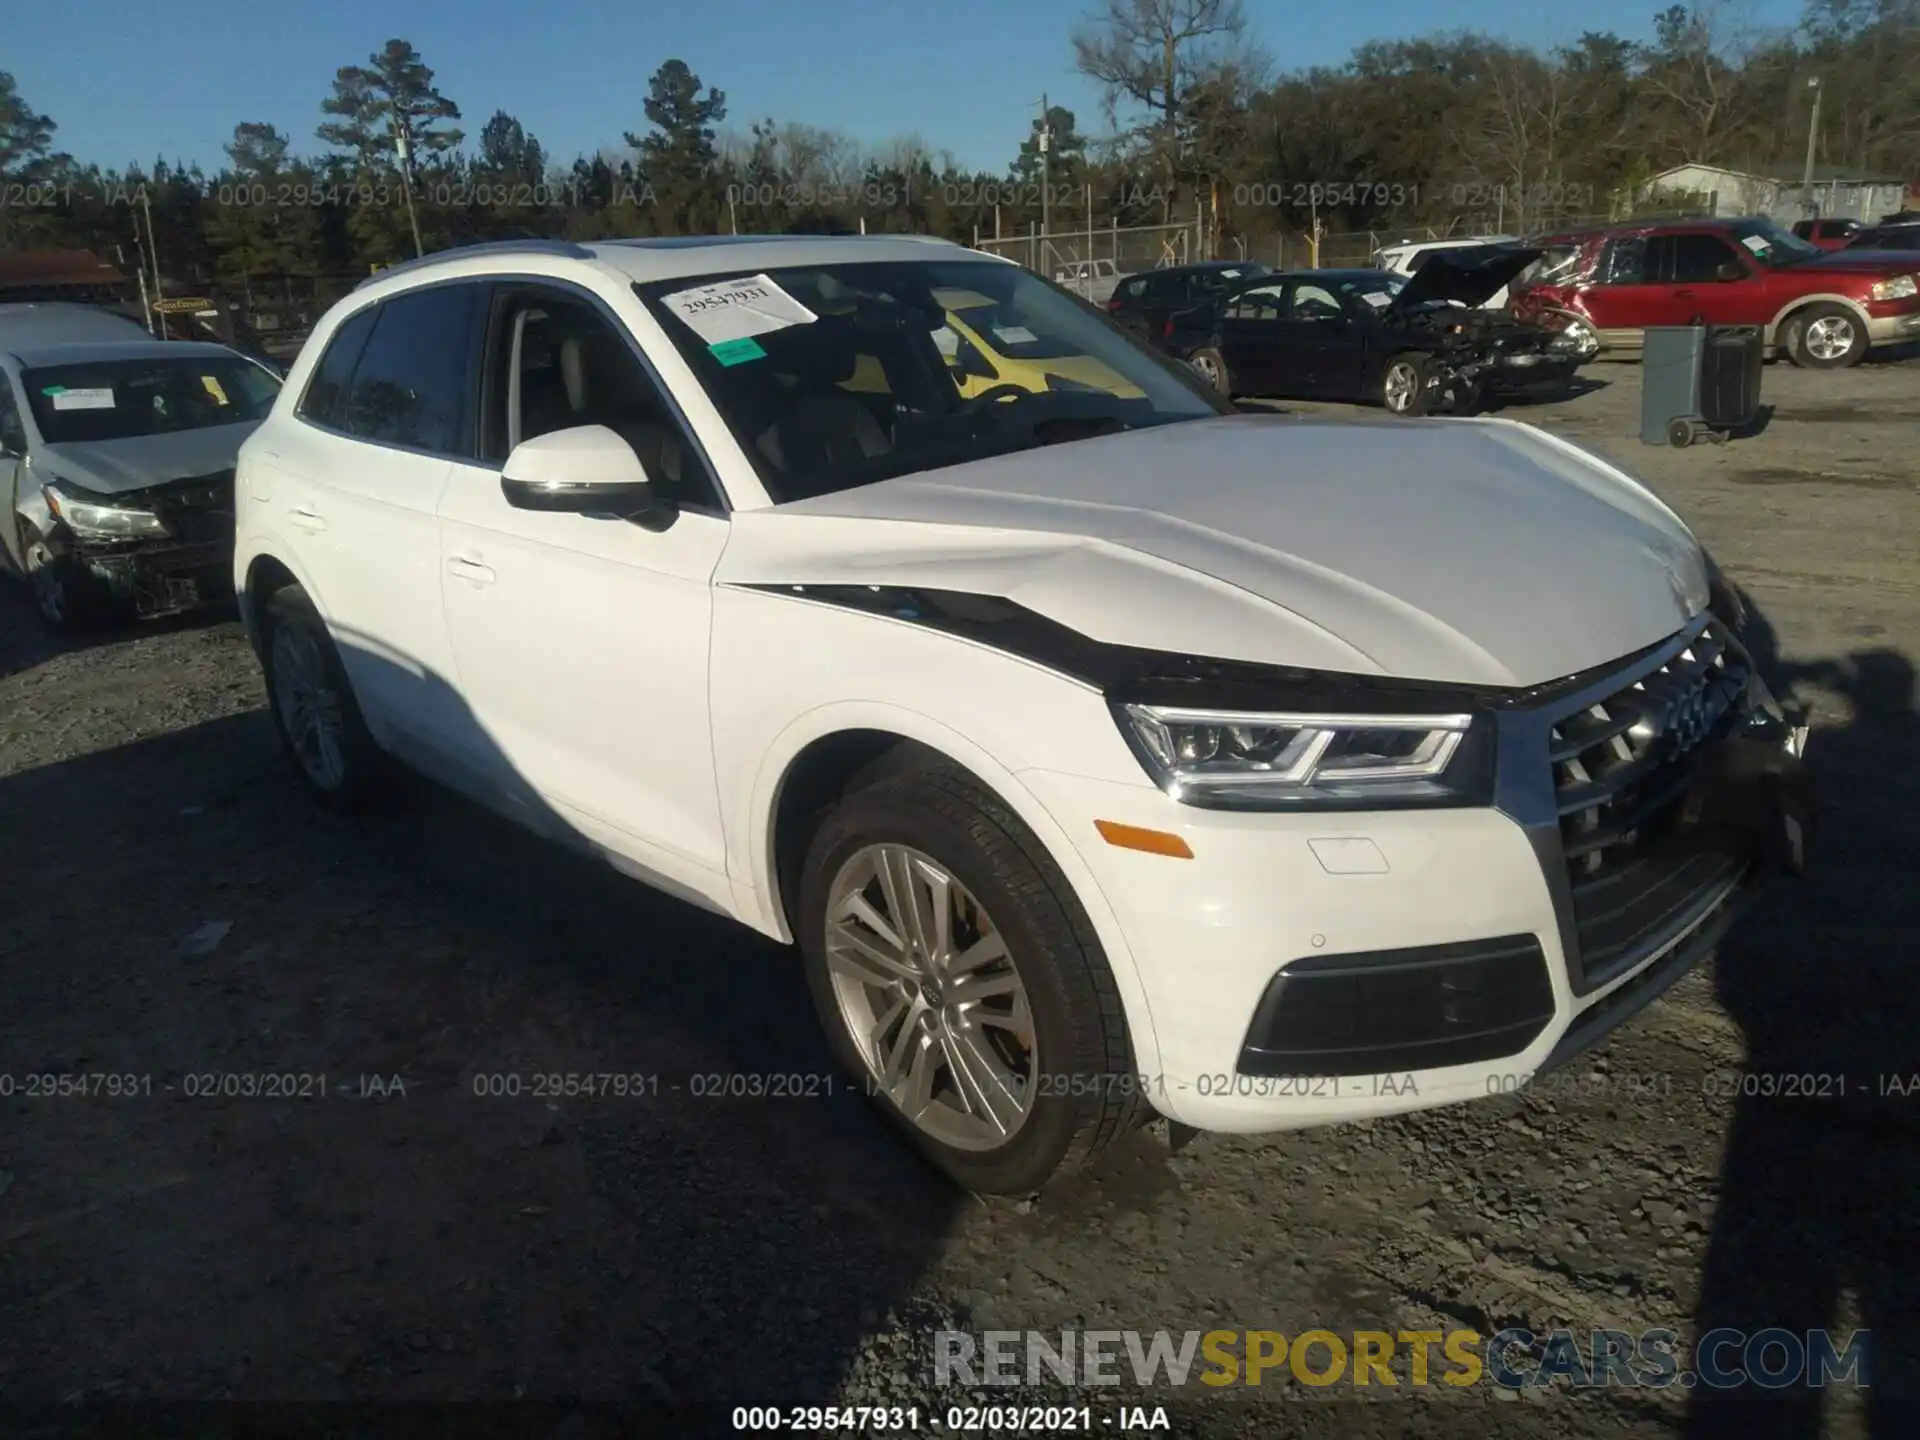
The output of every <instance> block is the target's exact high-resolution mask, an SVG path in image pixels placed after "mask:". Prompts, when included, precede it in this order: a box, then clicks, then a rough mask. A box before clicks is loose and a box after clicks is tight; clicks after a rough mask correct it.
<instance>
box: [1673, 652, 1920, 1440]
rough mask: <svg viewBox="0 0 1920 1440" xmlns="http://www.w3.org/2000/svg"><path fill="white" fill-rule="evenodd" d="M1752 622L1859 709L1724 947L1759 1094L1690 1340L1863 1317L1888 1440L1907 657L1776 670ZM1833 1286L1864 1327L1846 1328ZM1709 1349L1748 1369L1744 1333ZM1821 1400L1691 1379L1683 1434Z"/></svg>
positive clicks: (1910, 1039)
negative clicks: (1807, 809) (1805, 869)
mask: <svg viewBox="0 0 1920 1440" xmlns="http://www.w3.org/2000/svg"><path fill="white" fill-rule="evenodd" d="M1755 630H1756V631H1757V634H1756V635H1755V636H1754V637H1753V638H1754V640H1755V647H1754V648H1755V650H1756V655H1757V658H1759V659H1760V661H1761V663H1762V664H1763V666H1765V667H1766V673H1767V674H1768V675H1769V676H1770V677H1772V678H1774V679H1775V680H1776V681H1777V686H1776V688H1777V689H1778V690H1779V692H1780V693H1781V695H1782V698H1783V699H1787V698H1788V697H1791V696H1793V695H1794V694H1795V692H1796V691H1797V690H1798V689H1799V688H1800V687H1802V686H1806V685H1809V684H1813V685H1818V686H1820V687H1823V688H1825V689H1828V690H1830V691H1834V692H1837V693H1838V694H1840V695H1842V696H1844V697H1845V698H1846V700H1847V701H1848V703H1849V706H1850V708H1851V710H1852V720H1851V723H1850V724H1848V725H1846V726H1845V727H1844V728H1833V729H1828V728H1821V729H1817V730H1816V731H1815V732H1814V734H1813V736H1812V739H1811V742H1810V744H1809V746H1808V762H1809V764H1810V765H1811V767H1812V768H1813V770H1814V772H1815V774H1816V776H1817V777H1818V781H1819V784H1820V788H1821V792H1822V794H1821V803H1822V824H1821V827H1820V833H1819V834H1818V835H1816V836H1815V837H1814V839H1815V842H1816V845H1817V849H1816V850H1815V852H1814V853H1813V856H1812V873H1811V876H1810V878H1809V879H1808V880H1807V881H1806V882H1804V888H1801V887H1799V886H1794V885H1790V884H1781V885H1776V886H1775V887H1774V893H1772V894H1769V895H1767V896H1766V897H1764V898H1763V899H1762V901H1761V902H1760V904H1759V905H1757V906H1756V907H1755V909H1754V910H1752V911H1750V912H1749V914H1748V916H1747V917H1746V918H1745V919H1744V920H1743V922H1742V923H1741V924H1740V925H1739V926H1738V927H1737V928H1736V929H1735V931H1734V932H1733V933H1732V934H1731V935H1730V936H1729V937H1728V939H1727V941H1726V942H1725V944H1724V945H1723V946H1722V949H1721V953H1720V959H1719V962H1718V965H1717V969H1716V987H1717V991H1718V996H1719V1000H1720V1003H1721V1004H1722V1005H1723V1006H1724V1007H1725V1008H1726V1010H1727V1012H1728V1014H1730V1015H1731V1016H1732V1017H1733V1019H1734V1020H1735V1022H1736V1023H1737V1024H1738V1025H1739V1026H1740V1029H1741V1031H1742V1032H1743V1034H1744V1035H1745V1038H1746V1045H1747V1059H1746V1075H1747V1077H1749V1078H1748V1079H1746V1080H1745V1081H1743V1091H1744V1090H1746V1089H1752V1090H1753V1091H1755V1092H1756V1093H1751V1094H1747V1093H1742V1094H1741V1096H1740V1098H1739V1099H1738V1100H1737V1101H1736V1103H1735V1108H1734V1113H1733V1121H1732V1125H1731V1129H1730V1132H1729V1135H1728V1140H1727V1148H1726V1155H1725V1160H1724V1164H1723V1168H1722V1173H1721V1178H1720V1198H1719V1208H1718V1211H1717V1213H1716V1215H1715V1218H1714V1227H1713V1232H1712V1235H1711V1237H1710V1240H1709V1246H1708V1252H1707V1258H1706V1266H1705V1274H1704V1276H1703V1278H1702V1284H1701V1294H1700V1301H1699V1306H1698V1310H1697V1313H1696V1315H1695V1317H1694V1318H1695V1321H1696V1323H1697V1324H1698V1326H1699V1332H1700V1334H1701V1336H1702V1337H1703V1338H1704V1337H1705V1336H1706V1335H1707V1333H1708V1332H1709V1331H1712V1330H1714V1329H1717V1328H1720V1327H1727V1328H1729V1329H1734V1330H1739V1331H1743V1332H1746V1333H1748V1334H1752V1333H1753V1332H1756V1331H1760V1330H1763V1329H1767V1328H1770V1327H1778V1329H1779V1330H1780V1331H1783V1332H1789V1333H1790V1334H1791V1335H1792V1336H1793V1337H1804V1336H1805V1335H1806V1334H1807V1332H1808V1331H1810V1330H1820V1329H1823V1328H1826V1329H1830V1330H1833V1331H1834V1332H1835V1336H1834V1338H1835V1348H1836V1349H1837V1350H1838V1349H1843V1348H1844V1346H1845V1343H1846V1339H1847V1330H1846V1329H1845V1328H1842V1327H1849V1326H1851V1325H1856V1324H1857V1325H1859V1326H1861V1327H1862V1328H1864V1329H1865V1330H1867V1331H1868V1332H1869V1335H1870V1338H1869V1340H1868V1342H1867V1346H1866V1353H1867V1357H1868V1358H1867V1366H1868V1371H1867V1376H1866V1378H1867V1379H1869V1380H1870V1383H1871V1388H1870V1390H1869V1391H1868V1394H1867V1400H1868V1411H1867V1413H1868V1416H1869V1424H1870V1429H1871V1433H1872V1435H1873V1436H1874V1437H1875V1440H1894V1437H1896V1436H1901V1437H1904V1436H1909V1435H1913V1434H1915V1433H1917V1432H1916V1429H1915V1424H1916V1421H1917V1420H1920V1226H1916V1224H1915V1221H1914V1197H1915V1196H1916V1195H1920V1083H1917V1077H1920V988H1916V987H1915V984H1914V967H1913V955H1914V944H1915V941H1914V937H1915V935H1916V934H1920V889H1916V887H1915V886H1914V884H1913V882H1912V876H1913V873H1914V871H1913V860H1912V838H1911V837H1912V819H1913V816H1914V814H1915V813H1916V811H1920V776H1916V774H1915V772H1914V770H1913V764H1912V762H1913V758H1914V757H1915V756H1920V713H1916V704H1915V675H1914V668H1913V665H1912V663H1911V661H1910V660H1909V659H1908V658H1907V657H1906V656H1904V655H1902V654H1900V653H1898V652H1895V651H1893V650H1887V649H1873V650H1863V651H1859V652H1856V653H1854V654H1852V655H1849V656H1847V657H1846V658H1845V659H1844V660H1841V661H1816V662H1812V663H1801V664H1796V663H1781V662H1779V660H1778V658H1777V654H1776V648H1775V641H1774V636H1773V634H1772V632H1771V630H1770V629H1769V628H1768V627H1767V626H1766V624H1765V622H1764V621H1763V620H1759V619H1757V618H1756V621H1755ZM1767 1091H1772V1092H1775V1093H1772V1094H1768V1093H1763V1092H1767ZM1843 1294H1845V1295H1847V1296H1850V1297H1851V1300H1852V1306H1851V1310H1852V1313H1853V1315H1854V1316H1855V1317H1857V1318H1854V1319H1852V1320H1846V1319H1843V1317H1842V1314H1841V1301H1842V1296H1843ZM1797 1343H1798V1341H1797V1340H1796V1341H1795V1344H1796V1345H1797ZM1785 1354H1786V1352H1785V1351H1783V1350H1781V1349H1779V1348H1777V1347H1776V1348H1775V1349H1774V1350H1773V1351H1772V1352H1771V1355H1770V1357H1769V1358H1768V1359H1767V1360H1763V1361H1761V1362H1760V1363H1761V1364H1762V1365H1763V1366H1765V1365H1768V1364H1771V1365H1773V1366H1775V1367H1778V1366H1780V1365H1781V1362H1782V1358H1783V1356H1784V1355H1785ZM1718 1358H1719V1359H1720V1361H1721V1362H1722V1363H1723V1364H1728V1365H1733V1366H1739V1365H1741V1364H1742V1363H1743V1358H1744V1363H1745V1365H1746V1366H1747V1367H1749V1369H1751V1367H1752V1366H1753V1364H1754V1356H1753V1352H1752V1351H1748V1352H1746V1354H1745V1356H1744V1357H1743V1356H1742V1350H1741V1346H1740V1345H1738V1344H1731V1345H1728V1346H1727V1347H1725V1348H1724V1349H1723V1350H1722V1351H1721V1352H1720V1354H1719V1356H1718ZM1742 1397H1745V1398H1742ZM1821 1399H1822V1396H1821V1392H1820V1391H1819V1390H1814V1389H1808V1388H1806V1387H1805V1386H1804V1385H1803V1384H1802V1383H1801V1381H1800V1379H1799V1377H1798V1375H1795V1376H1794V1377H1793V1378H1792V1380H1791V1382H1790V1383H1788V1384H1785V1385H1783V1386H1782V1387H1781V1388H1780V1389H1779V1390H1777V1391H1774V1392H1770V1393H1769V1392H1767V1391H1764V1390H1762V1391H1760V1393H1759V1394H1758V1395H1756V1393H1755V1388H1754V1387H1753V1386H1751V1385H1749V1386H1746V1387H1742V1388H1740V1389H1737V1390H1722V1391H1715V1390H1709V1389H1706V1388H1697V1389H1696V1390H1695V1391H1694V1392H1693V1406H1692V1410H1691V1417H1690V1419H1691V1425H1690V1429H1691V1433H1693V1434H1695V1435H1701V1436H1705V1435H1715V1436H1718V1435H1729V1434H1736V1433H1737V1434H1740V1435H1742V1436H1743V1437H1744V1436H1749V1435H1752V1434H1755V1433H1761V1434H1765V1435H1768V1436H1774V1435H1783V1436H1790V1437H1791V1436H1806V1437H1814V1436H1818V1435H1820V1434H1821V1433H1822V1421H1821V1414H1820V1411H1821ZM1756 1423H1759V1424H1760V1425H1761V1428H1760V1429H1759V1430H1758V1431H1756V1430H1754V1429H1753V1428H1752V1427H1753V1426H1754V1425H1755V1424H1756Z"/></svg>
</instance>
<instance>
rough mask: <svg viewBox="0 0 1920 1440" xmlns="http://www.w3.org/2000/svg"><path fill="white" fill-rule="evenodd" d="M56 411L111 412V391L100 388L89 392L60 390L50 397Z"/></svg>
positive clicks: (106, 388)
mask: <svg viewBox="0 0 1920 1440" xmlns="http://www.w3.org/2000/svg"><path fill="white" fill-rule="evenodd" d="M50 398H51V399H52V400H53V408H54V409H56V410H111V409H113V390H112V389H111V388H110V387H101V388H98V389H89V390H62V391H60V392H59V394H57V395H54V396H52V397H50Z"/></svg>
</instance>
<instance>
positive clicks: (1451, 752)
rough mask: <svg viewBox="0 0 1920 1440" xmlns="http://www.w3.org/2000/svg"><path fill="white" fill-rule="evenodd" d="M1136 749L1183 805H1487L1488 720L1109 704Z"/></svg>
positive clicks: (1490, 742)
mask: <svg viewBox="0 0 1920 1440" xmlns="http://www.w3.org/2000/svg"><path fill="white" fill-rule="evenodd" d="M1115 713H1116V714H1117V715H1118V717H1119V719H1120V724H1121V729H1122V730H1123V732H1124V733H1125V734H1126V736H1127V738H1128V740H1129V741H1130V742H1131V744H1132V746H1133V749H1134V753H1135V754H1137V755H1138V756H1139V757H1140V760H1141V763H1142V764H1143V765H1145V766H1146V768H1147V771H1148V773H1149V774H1151V775H1152V776H1153V777H1154V779H1155V780H1156V781H1158V782H1159V784H1160V787H1161V788H1162V789H1163V790H1165V791H1166V792H1167V793H1168V794H1169V795H1171V796H1172V797H1173V798H1174V799H1176V800H1179V801H1182V802H1183V803H1185V804H1188V805H1199V806H1205V807H1208V808H1212V809H1245V810H1294V809H1304V810H1319V809H1331V810H1356V809H1393V808H1401V807H1408V806H1429V805H1453V806H1459V805H1484V804H1488V803H1490V801H1491V786H1492V775H1493V766H1492V763H1491V761H1492V751H1493V735H1492V719H1491V717H1490V716H1475V715H1472V714H1468V713H1464V712H1463V713H1459V714H1445V715H1344V714H1341V715H1334V714H1307V713H1293V712H1281V711H1275V712H1240V711H1227V710H1187V709H1180V708H1177V707H1173V706H1165V705H1135V704H1122V705H1119V706H1116V707H1115Z"/></svg>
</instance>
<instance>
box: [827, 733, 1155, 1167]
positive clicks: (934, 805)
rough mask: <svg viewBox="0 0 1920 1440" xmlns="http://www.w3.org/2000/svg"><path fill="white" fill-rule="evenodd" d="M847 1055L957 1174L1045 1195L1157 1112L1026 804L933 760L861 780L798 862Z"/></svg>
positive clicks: (846, 1061) (849, 1064) (1088, 932)
mask: <svg viewBox="0 0 1920 1440" xmlns="http://www.w3.org/2000/svg"><path fill="white" fill-rule="evenodd" d="M798 910H799V930H800V943H801V948H802V951H803V953H804V955H805V961H806V967H807V980H808V985H809V987H810V988H811V990H812V992H813V999H814V1004H815V1007H816V1009H817V1010H818V1011H819V1014H820V1019H821V1023H822V1024H823V1025H824V1026H825V1027H826V1031H827V1037H828V1041H829V1043H830V1045H831V1046H832V1048H833V1051H834V1054H835V1056H836V1058H838V1060H839V1061H840V1063H841V1064H842V1065H843V1066H845V1067H846V1068H847V1070H848V1071H849V1072H850V1073H852V1074H853V1075H854V1076H856V1077H858V1078H859V1079H860V1080H861V1081H862V1083H863V1088H864V1089H865V1091H866V1093H867V1094H868V1095H869V1096H870V1097H871V1098H872V1099H873V1100H874V1102H875V1103H876V1104H877V1105H878V1106H879V1108H880V1110H881V1112H882V1114H883V1115H885V1117H886V1118H887V1119H888V1120H889V1121H890V1122H892V1123H893V1124H894V1125H895V1126H896V1127H898V1128H899V1129H900V1130H902V1131H903V1132H904V1133H905V1135H906V1137H907V1138H908V1140H909V1141H910V1142H911V1143H912V1144H913V1145H914V1146H915V1147H916V1148H918V1149H919V1150H920V1151H921V1152H922V1153H923V1154H925V1155H926V1156H927V1158H929V1159H930V1160H931V1161H932V1162H933V1163H934V1164H935V1165H937V1166H938V1167H939V1168H940V1169H941V1170H943V1171H945V1172H946V1174H947V1175H948V1176H949V1177H951V1178H952V1179H953V1180H954V1181H955V1182H956V1183H958V1184H960V1185H962V1186H964V1187H965V1188H966V1189H968V1190H971V1191H973V1192H975V1193H977V1194H990V1195H1030V1194H1033V1193H1034V1192H1036V1191H1038V1190H1039V1189H1040V1188H1041V1187H1042V1186H1043V1185H1045V1184H1046V1183H1047V1181H1048V1180H1049V1179H1050V1178H1052V1177H1053V1176H1054V1175H1055V1174H1056V1173H1058V1172H1060V1171H1062V1170H1068V1169H1072V1168H1076V1167H1078V1166H1080V1165H1082V1164H1084V1163H1085V1162H1086V1161H1088V1160H1090V1159H1091V1158H1092V1157H1093V1156H1095V1155H1097V1154H1098V1153H1099V1152H1100V1151H1101V1150H1102V1149H1104V1148H1105V1147H1106V1146H1107V1145H1108V1144H1110V1143H1111V1142H1112V1141H1113V1140H1114V1139H1116V1138H1118V1137H1119V1136H1120V1135H1122V1134H1124V1133H1126V1132H1127V1131H1128V1130H1130V1129H1132V1128H1133V1127H1134V1125H1135V1124H1136V1123H1138V1121H1139V1120H1141V1119H1142V1118H1144V1117H1145V1114H1146V1110H1145V1107H1144V1105H1143V1103H1142V1100H1143V1097H1142V1095H1141V1093H1140V1091H1141V1086H1140V1085H1139V1083H1138V1081H1137V1077H1136V1076H1135V1074H1134V1070H1133V1058H1132V1047H1131V1045H1130V1043H1129V1039H1128V1034H1127V1025H1126V1017H1125V1014H1124V1012H1123V1010H1122V1007H1121V1003H1120V997H1119V992H1118V989H1117V988H1116V986H1115V984H1114V979H1113V972H1112V970H1111V969H1110V968H1109V967H1108V965H1107V961H1106V957H1105V955H1104V954H1103V953H1102V951H1101V948H1100V943H1099V941H1098V939H1097V938H1096V937H1095V936H1094V933H1093V928H1092V926H1091V924H1090V923H1089V922H1088V920H1087V917H1086V914H1085V911H1084V910H1083V909H1082V908H1081V906H1080V903H1079V900H1078V899H1077V897H1076V896H1075V895H1074V894H1073V891H1072V888H1071V887H1070V886H1069V885H1068V883H1067V881H1066V879H1065V877H1064V876H1062V875H1061V874H1060V872H1059V870H1058V868H1057V867H1056V866H1055V865H1054V864H1053V862H1052V860H1051V858H1050V857H1049V856H1048V855H1047V854H1046V852H1045V850H1044V849H1043V848H1042V847H1041V845H1040V842H1039V841H1038V840H1037V839H1036V838H1035V837H1034V836H1033V834H1032V832H1031V831H1029V830H1028V829H1027V828H1026V826H1025V825H1023V824H1022V823H1021V822H1020V820H1019V819H1018V818H1017V817H1016V816H1015V815H1013V813H1012V812H1011V811H1009V810H1008V809H1007V808H1006V807H1005V806H1004V805H1003V804H1001V803H1000V801H999V800H997V799H996V798H995V797H994V796H992V795H991V794H989V793H988V792H986V791H985V790H984V789H982V788H981V787H980V786H979V785H978V784H976V783H975V782H974V781H973V780H972V779H971V778H970V777H968V776H967V775H965V774H963V773H962V772H960V771H958V770H956V769H954V768H952V767H950V766H947V765H945V764H940V763H933V764H928V765H926V766H922V767H919V768H913V769H908V770H905V771H900V772H896V773H894V774H892V775H889V776H886V777H884V778H881V779H879V780H877V781H876V782H875V783H873V784H871V785H868V786H866V787H864V788H861V789H856V790H855V791H853V792H852V793H851V794H849V795H848V796H846V797H845V798H844V799H843V800H842V801H841V802H840V803H839V805H838V806H837V807H835V808H834V809H833V810H831V811H829V812H828V813H827V814H826V816H825V818H824V819H823V820H822V822H821V824H820V825H819V827H818V829H817V830H816V831H815V833H814V836H813V840H812V842H811V844H810V846H809V848H808V851H807V857H806V862H805V865H804V867H803V869H802V872H801V879H800V890H799V904H798Z"/></svg>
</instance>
